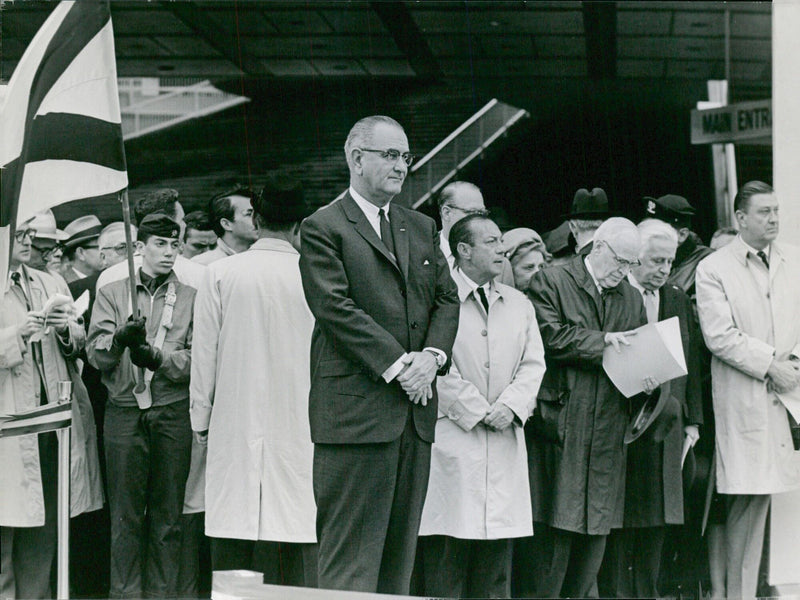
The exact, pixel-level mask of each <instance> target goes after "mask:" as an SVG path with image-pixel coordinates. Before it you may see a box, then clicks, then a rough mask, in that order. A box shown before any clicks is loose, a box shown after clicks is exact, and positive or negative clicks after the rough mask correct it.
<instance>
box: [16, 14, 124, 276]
mask: <svg viewBox="0 0 800 600" xmlns="http://www.w3.org/2000/svg"><path fill="white" fill-rule="evenodd" d="M126 187H128V173H127V170H126V165H125V148H124V146H123V143H122V127H121V118H120V109H119V95H118V92H117V66H116V60H115V56H114V33H113V30H112V27H111V15H110V13H109V8H108V2H100V1H98V0H78V1H77V2H61V3H59V4H58V5H57V6H56V7H55V9H54V10H53V12H52V13H51V15H50V17H49V18H48V19H47V21H45V23H44V25H42V27H41V28H40V29H39V31H38V32H37V34H36V35H35V36H34V38H33V40H32V41H31V43H30V45H29V46H28V48H27V49H26V50H25V54H24V55H23V56H22V59H21V60H20V61H19V63H18V64H17V66H16V68H15V69H14V73H13V75H12V76H11V80H10V81H9V83H8V86H7V88H6V90H5V97H4V98H3V99H2V106H0V282H4V281H6V278H7V275H6V273H7V268H8V263H9V261H10V258H11V257H10V241H11V236H12V235H13V233H14V230H15V228H16V225H17V224H18V223H22V222H24V221H26V220H27V219H29V218H30V217H31V216H33V215H34V213H37V212H39V211H42V210H45V209H47V208H51V207H53V206H56V205H58V204H62V203H64V202H68V201H70V200H79V199H82V198H91V197H94V196H100V195H103V194H109V193H114V192H118V191H121V190H123V189H125V188H126Z"/></svg>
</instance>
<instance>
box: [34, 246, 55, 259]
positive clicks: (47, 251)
mask: <svg viewBox="0 0 800 600" xmlns="http://www.w3.org/2000/svg"><path fill="white" fill-rule="evenodd" d="M31 248H33V249H34V250H36V251H37V252H39V253H40V254H41V255H42V258H44V259H45V260H46V259H47V258H48V257H49V256H50V255H52V254H53V252H55V251H56V250H59V249H60V248H59V247H58V246H50V247H49V248H44V247H42V246H37V245H36V244H31Z"/></svg>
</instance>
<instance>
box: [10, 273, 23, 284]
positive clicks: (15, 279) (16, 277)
mask: <svg viewBox="0 0 800 600" xmlns="http://www.w3.org/2000/svg"><path fill="white" fill-rule="evenodd" d="M11 281H13V282H14V285H18V286H19V287H22V283H21V282H20V274H19V271H14V272H13V273H12V274H11Z"/></svg>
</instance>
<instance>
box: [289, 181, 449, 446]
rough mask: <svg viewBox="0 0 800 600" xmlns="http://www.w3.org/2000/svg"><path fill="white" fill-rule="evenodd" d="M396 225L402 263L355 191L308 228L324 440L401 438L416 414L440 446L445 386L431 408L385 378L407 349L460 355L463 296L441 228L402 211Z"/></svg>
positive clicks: (314, 426)
mask: <svg viewBox="0 0 800 600" xmlns="http://www.w3.org/2000/svg"><path fill="white" fill-rule="evenodd" d="M389 221H390V223H391V227H392V235H393V238H394V243H395V250H396V253H397V261H396V262H395V261H394V260H393V259H392V257H391V255H390V254H389V252H388V250H387V249H386V247H385V246H384V245H383V242H381V240H380V238H379V237H378V235H377V234H376V233H375V230H373V229H372V226H371V225H370V224H369V221H367V218H366V216H365V215H364V213H363V212H362V211H361V209H360V208H359V207H358V205H357V204H356V203H355V201H354V200H353V199H352V197H351V196H350V194H349V193H348V194H346V195H345V196H344V197H343V198H342V199H341V200H340V201H338V202H335V203H333V204H331V205H329V206H327V207H325V208H323V209H321V210H319V211H318V212H316V213H315V214H313V215H311V216H310V217H308V218H307V219H306V220H305V221H304V223H303V226H302V229H301V240H302V249H301V253H300V272H301V274H302V278H303V288H304V291H305V296H306V300H307V301H308V305H309V307H310V308H311V312H312V313H313V314H314V316H315V317H316V319H317V321H316V325H315V327H314V334H313V337H312V341H311V392H310V395H309V415H310V419H311V438H312V440H313V441H314V442H315V443H332V444H351V443H374V442H388V441H392V440H395V439H397V438H398V437H399V436H400V434H401V433H402V431H403V428H404V427H405V423H406V420H407V419H408V411H409V410H412V411H413V419H414V424H415V426H416V430H417V433H418V434H419V436H420V437H421V438H422V439H423V440H426V441H428V442H432V441H433V433H434V428H435V425H436V416H437V399H436V395H435V386H434V398H433V400H432V401H429V402H428V405H427V406H426V407H422V406H421V405H413V404H412V403H411V402H409V400H408V396H407V395H406V393H405V392H403V390H402V388H401V387H400V384H399V383H398V382H397V381H396V380H395V381H392V382H391V383H386V382H385V381H384V380H383V378H382V377H381V374H382V373H383V372H384V371H385V370H386V369H387V368H389V367H390V366H391V365H392V364H393V363H394V362H395V361H396V360H397V359H398V358H400V356H402V354H403V353H404V352H412V351H419V350H422V349H423V348H425V347H434V348H438V349H440V350H442V351H444V352H445V353H446V354H447V356H448V357H449V356H450V353H451V351H452V347H453V342H454V340H455V336H456V330H457V329H458V313H459V302H458V294H457V290H456V286H455V283H453V280H452V278H451V277H450V270H449V268H448V267H447V264H446V263H445V260H444V256H442V253H441V250H440V249H439V238H438V236H437V233H436V225H435V223H434V221H433V220H432V219H430V218H429V217H426V216H425V215H423V214H421V213H419V212H416V211H413V210H409V209H407V208H404V207H402V206H397V205H395V204H392V205H391V208H390V209H389Z"/></svg>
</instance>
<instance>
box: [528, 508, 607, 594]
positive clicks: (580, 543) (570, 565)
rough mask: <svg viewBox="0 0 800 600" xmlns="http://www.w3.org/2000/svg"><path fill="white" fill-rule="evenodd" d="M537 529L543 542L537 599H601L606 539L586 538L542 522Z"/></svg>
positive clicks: (601, 536)
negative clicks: (599, 580) (599, 589)
mask: <svg viewBox="0 0 800 600" xmlns="http://www.w3.org/2000/svg"><path fill="white" fill-rule="evenodd" d="M534 529H535V531H536V536H535V537H536V538H537V540H538V542H539V545H538V546H537V547H536V552H537V554H538V557H537V566H538V568H537V573H536V594H535V596H536V597H537V598H559V597H562V598H590V597H597V572H598V571H599V570H600V564H601V563H602V562H603V554H604V552H605V547H606V536H604V535H584V534H581V533H574V532H572V531H565V530H563V529H556V528H555V527H548V526H545V525H543V524H540V523H537V524H536V525H535V526H534Z"/></svg>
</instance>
